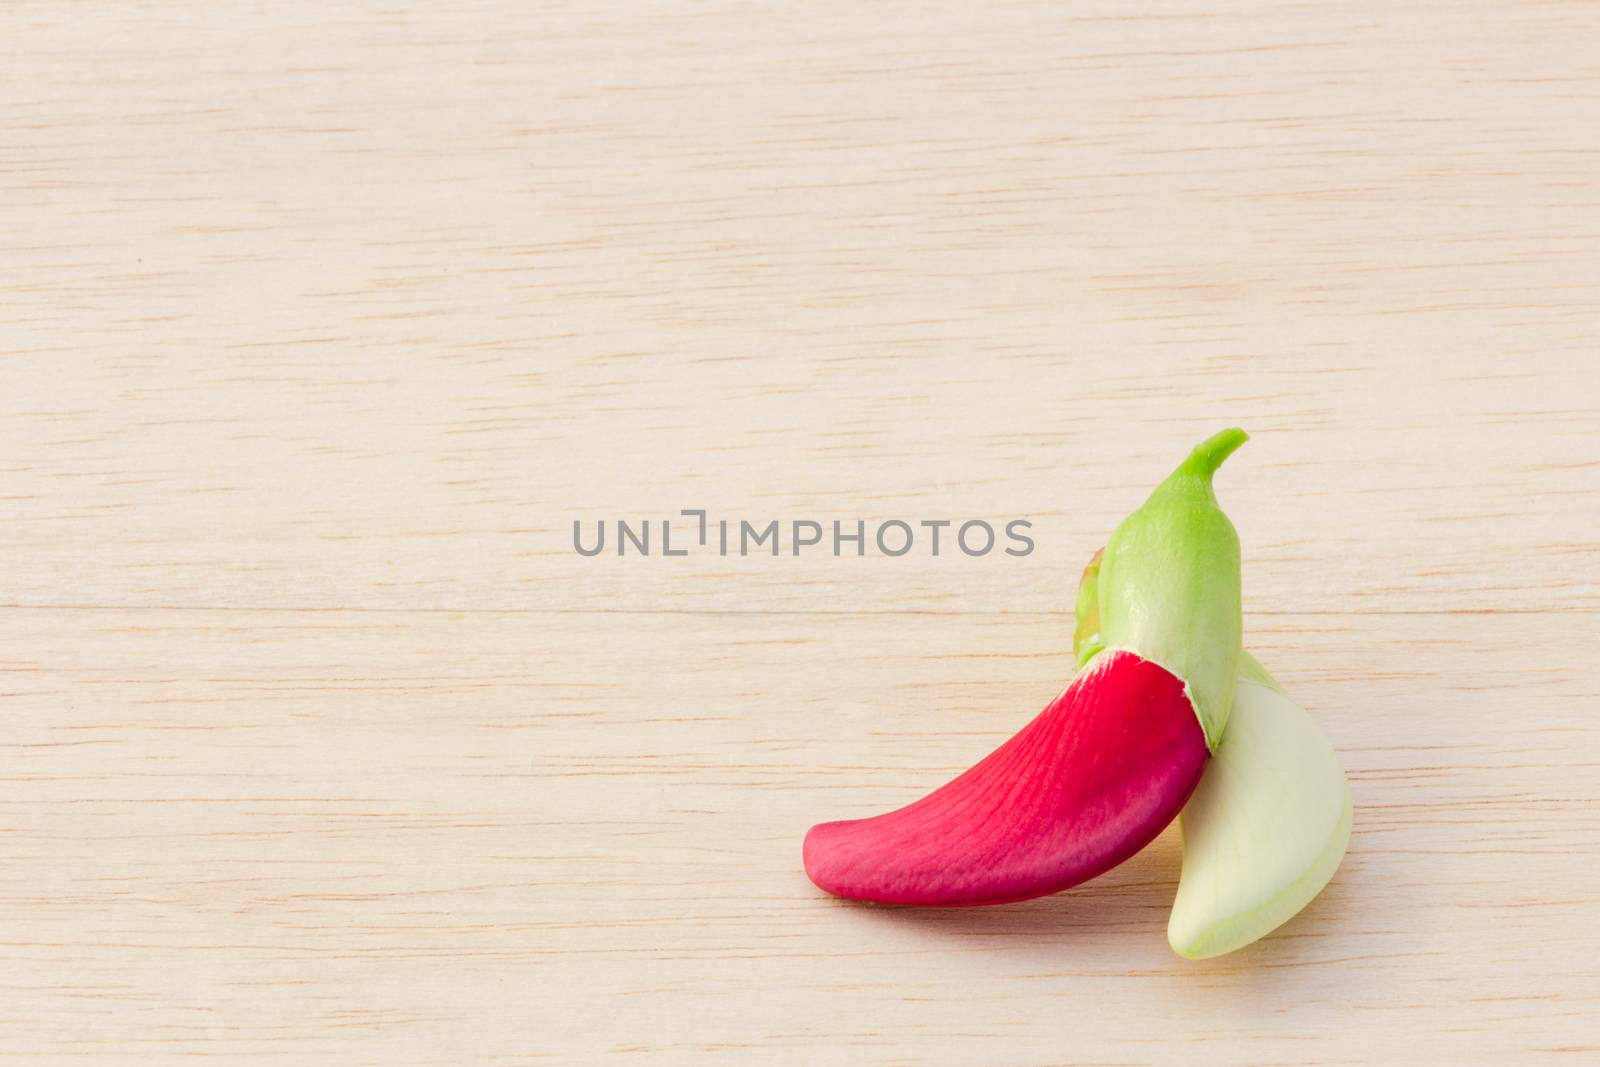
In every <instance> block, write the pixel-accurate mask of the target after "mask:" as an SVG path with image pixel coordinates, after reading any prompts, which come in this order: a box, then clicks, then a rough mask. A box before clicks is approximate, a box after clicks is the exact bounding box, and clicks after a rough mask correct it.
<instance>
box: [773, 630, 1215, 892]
mask: <svg viewBox="0 0 1600 1067" xmlns="http://www.w3.org/2000/svg"><path fill="white" fill-rule="evenodd" d="M1206 755H1207V752H1206V742H1205V735H1204V733H1203V732H1202V731H1201V729H1200V722H1199V720H1198V719H1197V718H1196V717H1195V713H1194V707H1193V706H1192V705H1191V704H1190V702H1189V698H1188V697H1187V696H1186V695H1185V694H1184V691H1183V682H1182V681H1181V680H1180V679H1179V678H1177V677H1176V676H1175V675H1173V674H1172V673H1170V672H1169V671H1167V670H1165V669H1164V668H1162V667H1159V666H1157V665H1156V664H1154V663H1151V662H1149V661H1147V660H1143V659H1140V658H1139V657H1138V656H1135V655H1133V654H1132V653H1128V652H1115V653H1112V654H1110V655H1107V656H1103V657H1101V659H1100V662H1099V663H1097V664H1096V665H1095V666H1094V667H1093V669H1091V670H1089V671H1086V672H1085V673H1083V674H1081V675H1079V676H1078V677H1077V678H1075V679H1074V680H1073V682H1072V684H1071V685H1070V686H1068V687H1067V690H1066V692H1064V693H1062V694H1061V695H1060V696H1059V697H1057V698H1056V699H1055V700H1054V701H1053V702H1052V703H1051V704H1050V706H1049V707H1047V708H1045V709H1044V711H1042V712H1040V713H1039V715H1038V717H1037V718H1035V719H1034V720H1033V721H1032V722H1030V723H1029V724H1028V725H1027V726H1025V727H1023V728H1022V729H1021V730H1020V731H1018V733H1017V734H1016V735H1015V736H1014V737H1012V738H1011V740H1009V741H1007V742H1006V743H1005V744H1003V745H1001V746H1000V747H999V748H997V749H995V750H994V752H992V753H990V754H989V756H988V757H986V758H985V759H984V760H983V761H982V762H981V763H979V764H977V765H976V766H974V767H973V768H971V769H970V770H968V771H967V772H966V773H964V774H962V775H961V776H960V777H958V778H956V779H954V780H952V781H950V782H948V783H947V784H945V785H944V786H941V787H940V788H939V789H936V790H934V791H933V792H932V793H929V794H928V795H927V796H925V797H923V798H922V799H921V800H919V801H917V802H916V803H914V804H909V805H907V806H906V807H903V808H900V809H899V810H898V811H891V812H889V813H887V814H885V815H878V816H875V817H873V818H870V819H853V820H850V821H848V822H829V823H823V824H821V825H820V826H813V827H812V828H811V832H810V833H808V834H806V843H805V865H806V874H807V875H809V876H810V877H811V880H812V881H813V882H815V883H816V884H817V885H818V886H819V887H821V888H823V889H826V890H827V891H828V892H830V893H835V894H838V895H839V896H842V897H852V898H855V899H857V900H876V901H880V902H882V903H885V904H922V905H934V906H940V905H943V906H949V905H959V904H1000V903H1004V902H1006V901H1010V900H1026V899H1027V898H1029V897H1037V896H1042V895H1044V894H1045V893H1054V892H1057V891H1059V890H1062V889H1066V888H1068V887H1069V886H1074V885H1077V884H1078V883H1079V882H1083V881H1087V880H1088V879H1090V878H1093V877H1094V876H1095V875H1097V874H1102V873H1104V872H1105V871H1108V870H1110V869H1111V868H1112V867H1115V866H1116V865H1117V864H1119V863H1121V862H1122V861H1123V860H1125V859H1127V858H1128V857H1129V856H1132V855H1133V854H1134V853H1135V852H1138V851H1139V850H1140V849H1141V848H1143V847H1144V846H1145V845H1147V844H1149V843H1150V841H1151V840H1152V839H1153V838H1155V836H1156V835H1157V834H1159V833H1160V832H1161V831H1162V829H1163V828H1164V827H1165V826H1166V825H1167V823H1169V822H1171V821H1172V819H1173V817H1174V816H1176V815H1177V814H1178V811H1179V809H1181V808H1182V807H1183V805H1184V802H1185V801H1186V800H1188V799H1189V794H1190V793H1191V792H1192V791H1193V790H1194V787H1195V785H1196V783H1197V782H1199V780H1200V771H1201V769H1202V768H1203V767H1204V765H1205V761H1206Z"/></svg>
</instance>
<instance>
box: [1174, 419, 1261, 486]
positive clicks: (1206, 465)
mask: <svg viewBox="0 0 1600 1067" xmlns="http://www.w3.org/2000/svg"><path fill="white" fill-rule="evenodd" d="M1248 440H1250V435H1249V434H1247V433H1245V432H1244V431H1243V430H1241V429H1239V427H1237V426H1231V427H1229V428H1228V429H1226V430H1219V431H1217V432H1216V433H1214V434H1212V435H1211V436H1210V437H1208V438H1206V439H1205V440H1204V441H1201V442H1200V443H1199V444H1197V445H1195V446H1194V451H1193V452H1190V453H1189V458H1188V459H1186V460H1184V461H1183V463H1182V464H1181V465H1180V466H1179V467H1178V470H1179V472H1181V473H1183V474H1192V475H1194V476H1195V477H1197V478H1202V479H1204V480H1206V481H1210V480H1211V476H1212V475H1213V474H1216V473H1217V468H1218V467H1220V466H1222V461H1223V460H1225V459H1227V458H1228V457H1229V456H1231V455H1233V453H1234V451H1235V450H1236V449H1238V447H1239V446H1240V445H1242V444H1244V443H1245V442H1246V441H1248Z"/></svg>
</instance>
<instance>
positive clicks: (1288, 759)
mask: <svg viewBox="0 0 1600 1067" xmlns="http://www.w3.org/2000/svg"><path fill="white" fill-rule="evenodd" d="M1252 677H1255V678H1258V679H1261V680H1252ZM1350 820H1351V806H1350V787H1349V785H1348V784H1347V783H1346V781H1345V776H1344V769H1343V767H1341V766H1340V764H1339V757H1338V755H1337V754H1336V753H1335V752H1334V750H1333V746H1332V745H1330V744H1329V743H1328V739H1327V738H1326V737H1324V736H1323V733H1322V731H1321V730H1320V729H1318V728H1317V724H1316V723H1315V722H1314V721H1313V720H1312V718H1311V716H1310V715H1308V714H1306V712H1305V710H1304V709H1302V708H1301V707H1300V706H1299V705H1297V704H1295V703H1294V701H1292V700H1290V699H1289V698H1288V697H1287V696H1286V695H1284V693H1283V692H1282V691H1281V690H1279V689H1278V688H1277V687H1276V685H1275V684H1274V683H1272V681H1271V677H1270V676H1269V675H1267V674H1266V672H1265V671H1264V670H1262V669H1261V666H1260V664H1258V663H1256V662H1255V661H1254V659H1253V658H1250V657H1248V656H1246V657H1245V659H1244V661H1243V662H1242V664H1241V670H1240V676H1239V680H1238V684H1237V687H1236V689H1235V692H1234V698H1233V713H1232V716H1231V718H1230V719H1229V722H1228V729H1227V733H1226V734H1224V735H1223V738H1222V743H1221V744H1220V745H1218V746H1217V748H1216V750H1215V752H1214V753H1213V755H1212V758H1211V761H1210V764H1209V765H1208V766H1207V767H1206V771H1205V774H1204V775H1203V776H1202V777H1201V779H1200V784H1199V786H1198V787H1196V789H1195V793H1194V796H1193V797H1191V798H1190V799H1189V803H1188V805H1187V806H1186V807H1185V808H1184V809H1183V814H1182V815H1180V816H1179V823H1180V825H1181V827H1182V829H1183V873H1182V875H1181V876H1180V877H1179V880H1178V897H1177V900H1176V901H1175V902H1174V904H1173V907H1172V918H1171V921H1170V922H1169V923H1168V924H1167V940H1168V941H1169V942H1170V943H1171V944H1172V948H1173V950H1174V951H1176V952H1177V953H1178V954H1179V955H1180V956H1186V957H1188V958H1190V959H1205V958H1208V957H1211V956H1220V955H1222V954H1223V953H1225V952H1232V951H1233V950H1235V949H1238V948H1242V947H1243V946H1245V945H1248V944H1250V943H1251V942H1252V941H1255V940H1257V939H1258V938H1260V937H1262V936H1264V935H1265V934H1268V933H1270V932H1271V931H1273V930H1275V929H1277V928H1278V927H1279V926H1281V925H1282V924H1283V923H1285V922H1287V921H1288V920H1289V919H1290V918H1291V917H1292V916H1293V915H1295V913H1297V912H1298V911H1299V910H1300V909H1301V908H1303V907H1305V906H1306V905H1307V904H1308V903H1310V902H1311V900H1312V898H1314V897H1315V896H1316V895H1317V894H1318V893H1319V892H1321V891H1322V887H1323V886H1325V885H1327V884H1328V880H1329V879H1330V878H1332V877H1333V872H1334V871H1335V870H1336V869H1338V866H1339V862H1340V860H1342V859H1343V858H1344V853H1345V847H1346V846H1347V845H1348V843H1349V840H1350Z"/></svg>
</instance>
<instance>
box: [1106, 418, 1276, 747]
mask: <svg viewBox="0 0 1600 1067" xmlns="http://www.w3.org/2000/svg"><path fill="white" fill-rule="evenodd" d="M1246 440H1248V435H1247V434H1246V433H1245V432H1244V431H1243V430H1239V429H1229V430H1223V431H1222V432H1221V433H1218V434H1215V435H1213V436H1211V437H1209V438H1207V439H1206V440H1205V441H1202V442H1201V443H1200V444H1199V445H1197V446H1196V447H1195V449H1194V451H1193V452H1190V453H1189V458H1188V459H1186V460H1184V461H1183V463H1181V464H1179V466H1178V469H1177V470H1175V471H1173V472H1172V474H1171V475H1170V476H1169V477H1168V478H1167V480H1166V481H1164V482H1162V483H1161V484H1160V485H1159V486H1157V487H1156V490H1155V492H1153V493H1151V494H1150V499H1149V500H1147V501H1145V503H1144V505H1143V506H1142V507H1140V508H1139V510H1137V511H1135V512H1134V513H1133V514H1132V515H1129V516H1128V517H1127V518H1126V519H1124V520H1122V524H1121V525H1120V526H1118V527H1117V529H1116V532H1115V533H1113V534H1112V535H1111V540H1110V541H1108V542H1107V543H1106V547H1105V549H1104V550H1103V552H1102V554H1101V555H1100V556H1098V557H1096V558H1097V560H1098V565H1097V564H1096V562H1093V561H1092V562H1091V563H1090V565H1089V570H1088V571H1085V572H1084V585H1083V587H1080V589H1079V594H1078V609H1079V610H1078V620H1079V621H1078V633H1077V635H1076V639H1075V642H1074V644H1075V648H1076V650H1077V652H1078V657H1079V663H1080V664H1081V663H1084V662H1086V661H1087V660H1088V659H1090V658H1092V657H1093V655H1094V654H1095V653H1096V652H1098V651H1100V650H1101V649H1121V650H1124V651H1128V652H1132V653H1134V654H1135V655H1137V656H1140V657H1141V658H1143V659H1147V660H1150V661H1152V662H1154V663H1157V664H1159V665H1161V666H1162V667H1165V668H1166V669H1167V670H1169V671H1171V672H1172V673H1173V674H1175V675H1177V676H1178V677H1179V678H1181V679H1183V681H1184V682H1185V684H1186V686H1187V691H1188V694H1189V699H1190V700H1191V701H1192V702H1193V703H1194V707H1195V714H1196V715H1197V716H1198V717H1199V719H1200V727H1201V729H1202V730H1204V731H1205V737H1206V745H1207V746H1208V747H1209V748H1210V749H1211V750H1212V751H1216V747H1217V743H1218V742H1219V741H1220V740H1221V739H1222V731H1223V730H1224V728H1225V727H1226V726H1227V724H1228V712H1229V710H1230V709H1231V707H1232V706H1233V685H1234V676H1235V674H1236V672H1237V671H1238V664H1239V651H1240V639H1241V635H1242V632H1243V619H1242V614H1241V608H1240V592H1239V536H1238V534H1236V533H1235V532H1234V529H1233V524H1232V523H1231V522H1229V521H1228V517H1227V516H1226V515H1224V514H1223V513H1222V509H1221V508H1220V507H1218V506H1217V498H1216V494H1215V493H1213V492H1212V489H1211V478H1212V475H1214V474H1215V473H1216V471H1217V468H1218V467H1219V466H1221V465H1222V461H1223V460H1225V459H1227V458H1228V456H1229V455H1231V454H1232V453H1233V451H1234V450H1235V449H1236V448H1238V447H1239V446H1240V445H1242V444H1244V442H1245V441H1246ZM1091 572H1093V573H1091ZM1085 587H1087V588H1088V589H1089V598H1090V599H1091V600H1092V601H1093V605H1094V609H1095V612H1096V616H1095V617H1094V618H1093V620H1092V621H1090V620H1088V619H1086V617H1085V593H1084V588H1085Z"/></svg>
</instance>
